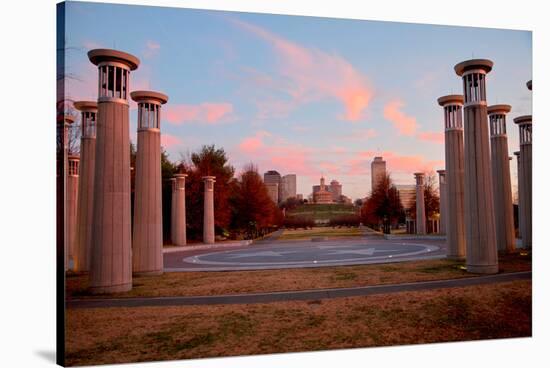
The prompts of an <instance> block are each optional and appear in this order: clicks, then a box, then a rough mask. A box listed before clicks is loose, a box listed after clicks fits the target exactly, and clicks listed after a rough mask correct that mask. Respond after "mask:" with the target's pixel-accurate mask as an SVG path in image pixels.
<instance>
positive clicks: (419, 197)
mask: <svg viewBox="0 0 550 368" xmlns="http://www.w3.org/2000/svg"><path fill="white" fill-rule="evenodd" d="M414 177H415V179H416V233H417V234H418V235H424V234H426V209H425V205H424V173H415V174H414Z"/></svg>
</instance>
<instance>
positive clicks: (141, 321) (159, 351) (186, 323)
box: [66, 280, 532, 365]
mask: <svg viewBox="0 0 550 368" xmlns="http://www.w3.org/2000/svg"><path fill="white" fill-rule="evenodd" d="M66 318H67V333H66V342H67V345H66V347H67V355H66V356H67V364H68V365H92V364H104V363H127V362H136V361H150V360H168V359H169V360H173V359H190V358H203V357H219V356H229V355H248V354H268V353H282V352H296V351H315V350H326V349H342V348H355V347H371V346H389V345H402V344H426V343H433V342H446V341H464V340H478V339H495V338H508V337H524V336H531V321H532V316H531V281H527V280H525V281H513V282H506V283H499V284H495V285H481V286H470V287H464V288H450V289H439V290H431V291H418V292H402V293H396V294H387V295H373V296H363V297H353V298H340V299H332V300H322V301H321V300H317V301H309V302H281V303H271V304H250V305H219V306H183V307H139V308H105V309H69V310H67V317H66Z"/></svg>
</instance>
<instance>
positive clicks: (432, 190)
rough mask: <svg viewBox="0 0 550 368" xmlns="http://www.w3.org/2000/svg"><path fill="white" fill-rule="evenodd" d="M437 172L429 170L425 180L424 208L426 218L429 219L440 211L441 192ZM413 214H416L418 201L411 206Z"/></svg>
mask: <svg viewBox="0 0 550 368" xmlns="http://www.w3.org/2000/svg"><path fill="white" fill-rule="evenodd" d="M437 185H438V184H437V178H436V176H435V173H434V172H433V171H432V172H429V173H427V174H426V175H425V180H424V208H425V213H426V218H427V219H429V218H431V217H432V216H434V215H435V214H437V213H439V193H438V187H437ZM410 211H411V214H413V215H416V201H414V202H413V205H412V206H411V210H410Z"/></svg>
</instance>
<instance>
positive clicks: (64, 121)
mask: <svg viewBox="0 0 550 368" xmlns="http://www.w3.org/2000/svg"><path fill="white" fill-rule="evenodd" d="M73 123H74V117H73V116H71V115H67V114H64V115H63V116H62V117H59V120H58V122H57V129H59V130H61V132H60V133H61V134H58V138H60V140H59V141H58V145H60V146H58V147H60V148H59V149H61V151H62V156H63V157H59V159H60V160H61V162H59V161H58V163H57V196H58V198H59V199H60V202H59V203H58V204H60V205H61V207H62V208H61V209H58V210H62V211H63V216H62V218H61V220H62V227H63V263H64V265H63V267H64V269H65V271H67V270H68V269H69V248H70V246H71V245H70V243H69V234H68V231H69V226H68V214H67V209H68V208H69V205H68V203H67V201H68V195H67V193H68V188H67V181H68V172H69V129H70V127H71V125H72V124H73ZM60 212H61V211H60ZM58 220H59V219H58Z"/></svg>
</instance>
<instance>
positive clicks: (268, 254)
mask: <svg viewBox="0 0 550 368" xmlns="http://www.w3.org/2000/svg"><path fill="white" fill-rule="evenodd" d="M289 253H300V252H299V251H282V252H274V251H271V250H266V251H259V252H250V253H238V254H230V255H228V256H227V258H247V257H282V256H283V254H289Z"/></svg>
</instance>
